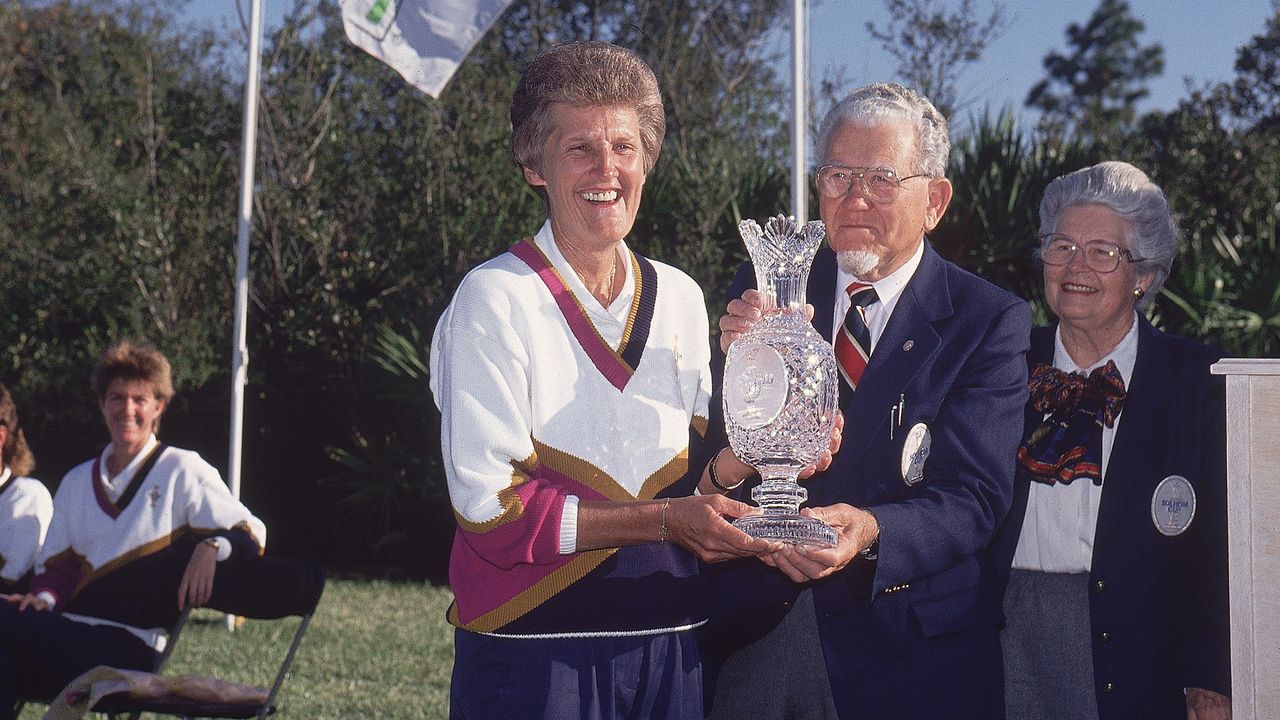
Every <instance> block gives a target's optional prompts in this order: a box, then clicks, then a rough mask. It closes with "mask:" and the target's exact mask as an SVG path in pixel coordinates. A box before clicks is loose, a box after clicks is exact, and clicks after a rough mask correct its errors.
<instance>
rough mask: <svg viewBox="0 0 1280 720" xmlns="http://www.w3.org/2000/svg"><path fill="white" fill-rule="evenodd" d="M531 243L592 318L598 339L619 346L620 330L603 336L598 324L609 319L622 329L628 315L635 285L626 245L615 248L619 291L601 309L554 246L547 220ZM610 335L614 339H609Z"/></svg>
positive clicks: (622, 244) (562, 254)
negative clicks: (598, 333) (544, 256)
mask: <svg viewBox="0 0 1280 720" xmlns="http://www.w3.org/2000/svg"><path fill="white" fill-rule="evenodd" d="M533 242H534V244H536V245H537V246H538V249H540V250H542V252H543V254H544V255H546V256H547V260H550V261H551V266H552V267H554V268H555V269H556V272H558V273H560V277H561V278H563V279H564V282H565V283H566V284H568V286H569V289H570V290H572V291H573V294H574V295H576V296H577V297H578V302H579V303H581V304H582V307H583V308H585V309H586V311H587V313H588V314H589V315H591V317H592V318H595V320H596V329H597V330H601V333H600V334H601V336H602V337H604V338H605V340H606V341H607V342H609V344H611V345H615V346H616V345H617V344H618V343H619V342H621V338H622V331H621V328H619V329H618V331H617V332H616V333H605V332H603V330H604V328H603V327H601V322H600V321H601V320H604V319H606V318H611V319H612V320H614V321H616V322H617V323H619V324H620V325H623V326H625V325H626V323H627V318H628V317H630V315H631V300H632V298H634V297H635V292H636V281H635V278H634V277H632V274H631V253H630V252H628V251H627V243H626V241H625V240H623V241H622V242H620V243H619V245H620V246H621V247H619V248H618V276H619V277H620V278H621V279H622V289H621V290H620V291H619V292H618V297H616V298H614V300H613V302H612V303H611V304H610V305H609V307H608V308H605V307H603V306H601V305H600V301H599V300H597V299H596V297H595V296H594V295H592V294H591V292H590V291H589V290H587V286H586V285H585V284H584V283H583V282H582V278H580V277H578V272H577V271H576V270H574V269H573V266H572V265H570V264H569V261H568V260H567V259H565V256H564V253H562V252H560V247H559V246H558V245H556V241H555V236H554V235H553V234H552V232H551V221H550V220H547V221H546V222H545V223H543V225H542V229H541V230H539V231H538V234H537V235H534V236H533ZM611 335H617V337H616V338H612V337H611Z"/></svg>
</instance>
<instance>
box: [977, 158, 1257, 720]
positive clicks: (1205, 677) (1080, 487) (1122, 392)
mask: <svg viewBox="0 0 1280 720" xmlns="http://www.w3.org/2000/svg"><path fill="white" fill-rule="evenodd" d="M1040 223H1041V225H1040V229H1041V235H1040V237H1039V247H1038V257H1039V259H1040V261H1042V263H1043V267H1044V283H1045V296H1046V299H1047V301H1048V304H1049V308H1050V310H1052V312H1053V314H1054V315H1055V316H1056V317H1057V319H1058V320H1057V322H1056V323H1055V324H1053V325H1050V326H1048V327H1042V328H1037V329H1036V330H1034V331H1033V332H1032V340H1031V352H1030V353H1029V354H1028V355H1027V362H1028V366H1029V368H1030V371H1031V375H1030V380H1029V385H1030V390H1031V396H1030V401H1029V403H1028V407H1027V417H1026V426H1025V428H1026V432H1025V434H1024V440H1023V443H1022V446H1021V447H1020V448H1019V451H1018V469H1017V480H1016V483H1015V495H1014V504H1013V508H1012V510H1011V511H1010V513H1009V516H1008V519H1007V520H1006V524H1005V527H1004V529H1003V530H1002V531H1001V533H1000V535H999V536H997V539H996V544H997V548H999V549H1001V550H1002V551H1003V552H1004V553H1005V555H1004V556H1006V557H1009V556H1011V557H1012V563H1011V568H1012V569H1011V573H1010V578H1009V584H1008V588H1007V590H1006V593H1005V601H1004V606H1005V614H1006V616H1007V626H1006V629H1005V630H1004V632H1003V635H1002V645H1003V649H1004V662H1005V697H1006V704H1007V706H1008V717H1009V718H1010V720H1019V719H1021V718H1035V719H1036V720H1043V719H1044V718H1080V719H1082V720H1083V719H1085V718H1089V719H1100V720H1112V719H1119V718H1139V717H1141V718H1181V717H1186V718H1193V719H1195V720H1204V719H1205V718H1214V719H1217V718H1229V717H1230V713H1231V707H1230V699H1229V698H1228V697H1227V693H1229V692H1230V667H1229V634H1228V618H1227V549H1226V450H1225V426H1226V421H1225V407H1224V392H1223V384H1222V382H1221V379H1220V378H1215V377H1214V376H1212V375H1211V374H1210V373H1209V366H1210V365H1211V364H1212V363H1214V362H1215V361H1216V360H1218V358H1219V357H1221V354H1222V353H1221V352H1219V351H1217V350H1215V349H1213V348H1210V347H1206V346H1204V345H1200V344H1197V343H1193V342H1190V341H1188V340H1185V339H1182V338H1179V337H1175V336H1172V335H1168V334H1165V333H1163V332H1161V331H1160V330H1157V329H1156V328H1155V327H1153V326H1152V325H1151V323H1150V322H1149V321H1148V320H1147V318H1146V317H1145V316H1144V315H1143V313H1142V310H1143V309H1144V308H1145V307H1146V306H1147V305H1148V304H1149V303H1150V302H1151V300H1152V298H1153V297H1154V296H1155V295H1156V293H1157V292H1159V290H1160V287H1161V285H1163V284H1164V281H1165V279H1166V278H1168V276H1169V269H1170V266H1171V265H1172V263H1173V256H1174V252H1175V239H1176V230H1175V227H1174V222H1173V218H1172V216H1171V213H1170V210H1169V205H1168V203H1167V202H1166V200H1165V197H1164V193H1163V192H1161V191H1160V188H1159V187H1158V186H1156V185H1155V183H1153V182H1152V181H1151V180H1150V179H1149V178H1148V177H1147V176H1146V175H1145V174H1144V173H1143V172H1142V171H1141V170H1139V169H1138V168H1136V167H1134V166H1132V165H1130V164H1128V163H1123V162H1103V163H1099V164H1097V165H1094V166H1092V167H1088V168H1085V169H1083V170H1078V171H1076V172H1073V173H1069V174H1067V175H1064V176H1062V177H1060V178H1058V179H1056V180H1054V181H1053V182H1052V183H1050V184H1049V187H1048V188H1047V189H1046V190H1045V195H1044V198H1043V200H1042V201H1041V203H1040Z"/></svg>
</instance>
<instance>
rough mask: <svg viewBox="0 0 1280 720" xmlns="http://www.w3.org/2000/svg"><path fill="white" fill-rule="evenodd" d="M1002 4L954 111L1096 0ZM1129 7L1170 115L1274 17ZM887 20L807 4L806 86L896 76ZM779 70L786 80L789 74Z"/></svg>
mask: <svg viewBox="0 0 1280 720" xmlns="http://www.w3.org/2000/svg"><path fill="white" fill-rule="evenodd" d="M334 1H335V2H336V1H337V0H334ZM236 2H240V3H241V7H243V8H245V13H246V15H247V13H248V10H247V8H248V0H191V2H190V3H189V4H188V5H187V7H186V11H185V15H186V16H187V17H189V18H191V19H192V20H195V21H197V22H201V23H208V24H210V25H212V26H213V27H234V26H235V24H237V23H238V22H239V21H238V19H237V18H238V16H237V14H236ZM944 2H945V0H944ZM975 5H976V6H977V7H978V8H979V9H980V11H988V12H989V9H990V7H991V4H990V3H989V2H986V1H985V0H978V2H976V3H975ZM1003 5H1004V6H1005V8H1006V15H1007V16H1008V18H1009V24H1008V26H1007V28H1006V30H1005V32H1004V34H1003V35H1001V36H1000V38H999V39H998V40H997V41H996V42H994V43H993V44H992V45H991V46H990V47H989V48H988V49H987V51H986V52H985V53H984V55H983V58H982V60H981V61H980V62H979V63H977V64H974V65H972V66H969V67H968V68H967V69H966V70H965V71H964V73H963V74H962V75H961V76H960V82H959V87H960V98H961V103H962V110H961V113H962V114H967V113H968V112H969V111H971V110H981V109H982V108H983V107H984V106H989V107H991V108H993V109H998V108H1000V107H1002V106H1005V105H1008V106H1010V107H1012V108H1014V109H1015V110H1016V111H1019V112H1021V111H1022V102H1023V100H1024V99H1025V98H1026V95H1027V91H1028V90H1030V89H1031V86H1032V85H1034V84H1035V83H1036V82H1038V81H1040V80H1041V79H1043V77H1044V70H1043V67H1042V65H1041V61H1042V60H1043V58H1044V56H1045V55H1046V54H1048V53H1049V52H1051V51H1054V50H1057V51H1059V52H1062V51H1065V50H1066V28H1067V25H1068V24H1070V23H1072V22H1076V23H1083V22H1084V21H1085V20H1087V19H1088V17H1089V15H1090V14H1091V13H1092V12H1093V10H1094V8H1096V7H1097V5H1098V1H1097V0H1004V2H1003ZM1129 5H1130V8H1131V9H1132V10H1133V13H1134V15H1135V16H1136V17H1137V18H1138V19H1139V20H1141V21H1142V22H1143V23H1144V24H1145V25H1146V30H1145V32H1144V33H1143V35H1142V41H1143V42H1144V44H1150V43H1152V42H1158V43H1160V44H1161V45H1162V46H1163V47H1164V55H1165V72H1164V75H1163V76H1162V77H1160V78H1158V79H1157V80H1155V81H1152V82H1151V83H1150V84H1149V87H1150V89H1151V91H1152V94H1151V97H1149V98H1148V99H1147V100H1146V101H1145V102H1144V103H1143V104H1142V105H1141V106H1140V107H1141V109H1142V110H1150V109H1162V110H1166V109H1170V108H1172V107H1173V106H1174V105H1175V104H1176V103H1177V101H1178V100H1179V99H1180V98H1182V97H1184V96H1185V95H1186V92H1185V90H1184V82H1183V79H1184V78H1190V79H1191V80H1192V82H1193V83H1194V84H1195V85H1197V86H1199V85H1203V84H1205V83H1208V82H1214V81H1220V80H1226V79H1229V78H1231V77H1233V75H1234V71H1233V65H1234V63H1235V56H1236V50H1237V49H1238V48H1239V47H1241V46H1242V45H1244V44H1246V43H1247V42H1248V41H1249V39H1250V38H1251V37H1253V36H1254V35H1256V34H1259V33H1261V32H1262V30H1263V27H1264V25H1265V23H1266V20H1267V18H1268V17H1270V16H1271V14H1272V12H1273V8H1272V0H1210V1H1208V2H1206V1H1205V0H1130V2H1129ZM287 7H292V0H265V4H264V8H265V13H264V17H265V21H266V23H267V25H268V26H271V25H278V24H279V23H280V19H281V18H282V17H283V15H284V11H285V9H286V8H287ZM886 19H887V13H886V12H885V9H884V3H883V2H882V0H810V9H809V25H810V39H809V43H810V78H811V82H816V81H817V80H818V79H820V78H821V77H822V76H823V73H824V72H828V71H834V70H835V69H837V68H840V67H843V68H844V77H845V79H846V80H848V81H850V82H852V83H853V84H861V83H864V82H873V81H882V80H894V79H896V77H895V69H896V66H897V63H896V61H895V60H894V59H893V58H892V57H891V56H889V55H887V54H886V53H885V52H884V51H883V50H881V49H880V45H879V43H878V42H876V41H874V40H872V39H871V37H870V35H869V34H868V33H867V30H866V24H867V22H868V21H871V22H874V23H876V24H877V25H879V26H883V25H884V23H885V20H886ZM223 23H226V25H224V24H223ZM781 42H782V43H784V44H782V45H780V47H783V48H789V47H790V44H789V43H790V40H789V38H783V39H782V40H781ZM784 61H785V60H784ZM780 72H781V74H782V75H783V77H789V76H790V69H789V67H786V66H784V67H782V68H780Z"/></svg>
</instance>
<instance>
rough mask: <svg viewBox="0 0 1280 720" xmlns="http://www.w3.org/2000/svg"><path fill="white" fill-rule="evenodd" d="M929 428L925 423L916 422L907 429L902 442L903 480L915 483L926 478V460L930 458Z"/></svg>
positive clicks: (910, 483) (911, 483)
mask: <svg viewBox="0 0 1280 720" xmlns="http://www.w3.org/2000/svg"><path fill="white" fill-rule="evenodd" d="M931 442H932V441H931V439H930V437H929V428H928V427H927V426H926V425H925V424H924V423H916V424H915V425H912V426H911V429H910V430H908V431H907V438H906V440H905V441H904V442H903V443H902V481H903V482H905V483H906V484H908V485H915V484H916V483H918V482H920V481H921V480H923V479H924V461H925V460H927V459H928V458H929V444H930V443H931Z"/></svg>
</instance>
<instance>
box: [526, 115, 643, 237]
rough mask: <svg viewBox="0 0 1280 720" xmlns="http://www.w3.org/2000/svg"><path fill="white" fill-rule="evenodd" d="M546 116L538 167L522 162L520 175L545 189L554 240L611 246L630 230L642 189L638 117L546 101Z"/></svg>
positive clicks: (641, 159)
mask: <svg viewBox="0 0 1280 720" xmlns="http://www.w3.org/2000/svg"><path fill="white" fill-rule="evenodd" d="M551 115H552V117H553V119H554V126H555V129H554V130H552V131H551V134H550V135H549V136H548V137H547V141H546V144H545V145H544V146H543V153H542V158H543V160H542V169H541V171H539V170H535V169H534V168H531V167H528V166H526V167H525V168H524V176H525V179H526V180H528V181H529V184H531V185H536V186H541V187H544V188H546V191H547V203H548V205H549V207H550V213H551V228H552V231H553V232H554V233H555V237H556V242H558V243H563V244H567V245H570V246H573V247H578V248H583V249H601V248H606V247H612V246H613V245H614V244H615V243H617V242H618V241H619V240H621V239H622V238H624V237H626V235H627V233H629V232H631V226H632V225H633V224H634V223H635V220H636V211H637V210H638V209H639V207H640V194H641V190H642V189H643V188H644V180H645V173H644V149H643V147H642V144H641V139H640V119H639V116H637V115H636V111H635V110H634V109H629V108H623V107H574V106H572V105H563V104H555V105H552V106H551Z"/></svg>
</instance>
